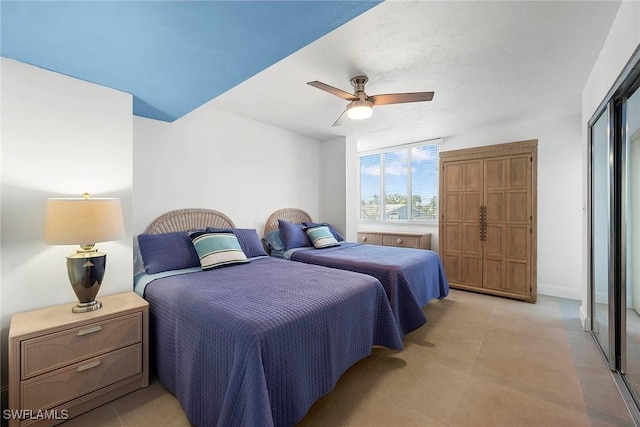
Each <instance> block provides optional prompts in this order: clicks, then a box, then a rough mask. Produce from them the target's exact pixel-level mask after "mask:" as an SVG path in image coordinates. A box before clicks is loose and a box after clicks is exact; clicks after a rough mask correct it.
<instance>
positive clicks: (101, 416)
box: [60, 404, 122, 427]
mask: <svg viewBox="0 0 640 427" xmlns="http://www.w3.org/2000/svg"><path fill="white" fill-rule="evenodd" d="M60 425H61V426H64V427H85V426H89V425H90V426H91V427H122V423H121V422H120V419H119V418H118V413H117V412H116V410H115V408H114V407H113V405H111V404H106V405H102V406H98V407H97V408H96V409H94V410H92V411H89V412H85V413H84V414H82V415H80V416H78V417H76V418H72V419H70V420H69V421H66V422H64V423H62V424H60Z"/></svg>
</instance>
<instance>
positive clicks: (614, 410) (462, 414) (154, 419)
mask: <svg viewBox="0 0 640 427" xmlns="http://www.w3.org/2000/svg"><path fill="white" fill-rule="evenodd" d="M578 308H579V303H578V302H577V301H571V300H563V299H559V298H553V297H546V296H540V297H539V300H538V303H537V304H528V303H523V302H519V301H513V300H509V299H504V298H497V297H492V296H487V295H480V294H474V293H470V292H464V291H458V290H452V291H451V294H450V295H449V296H448V297H447V298H446V299H444V300H441V301H432V302H430V303H429V304H428V305H427V306H426V307H425V309H424V310H425V312H426V315H427V318H428V319H429V322H428V323H427V324H426V325H425V326H423V327H422V328H420V329H418V330H417V331H414V332H412V333H411V334H409V335H408V336H407V337H406V338H405V341H404V344H405V348H404V350H402V351H391V350H388V349H384V348H375V349H374V351H373V354H372V355H371V356H370V357H368V358H366V359H363V360H361V361H360V362H358V363H357V364H355V365H354V366H353V367H351V369H349V370H348V371H347V372H346V373H345V374H344V375H343V376H342V378H341V379H340V381H339V382H338V384H337V385H336V387H335V389H334V390H333V391H332V392H331V393H329V394H327V395H325V396H323V397H322V398H320V399H319V400H318V401H317V402H316V403H315V404H314V405H313V406H312V407H311V409H310V410H309V412H308V414H307V416H306V417H305V418H304V419H303V420H302V421H301V422H300V423H299V426H589V425H592V426H603V427H604V426H633V422H632V419H631V417H630V416H629V413H628V411H627V409H626V407H625V405H624V403H623V401H622V398H621V397H620V394H619V393H618V390H617V388H616V385H615V383H614V382H613V379H612V378H611V375H610V373H609V371H608V369H607V368H606V367H605V364H604V361H603V359H602V356H601V355H600V353H599V350H598V349H597V347H596V344H595V342H594V341H593V339H592V338H591V335H589V334H588V333H585V332H583V331H582V330H581V326H580V321H579V318H578ZM88 425H90V426H92V427H102V426H125V427H131V426H172V427H177V426H189V423H188V421H187V419H186V418H185V416H184V413H183V412H182V409H181V407H180V404H179V403H178V401H177V400H176V399H175V398H174V397H173V396H172V395H171V394H170V393H168V392H167V391H165V390H164V388H163V387H162V385H161V384H160V383H159V382H158V381H157V380H155V379H154V380H152V381H151V385H150V386H149V387H148V388H146V389H144V390H138V391H136V392H134V393H131V394H129V395H127V396H124V397H122V398H120V399H118V400H116V401H114V402H112V403H110V404H106V405H104V406H101V407H99V408H97V409H95V410H93V411H91V412H88V413H86V414H84V415H82V416H80V417H78V418H75V419H73V420H70V421H68V422H66V423H64V424H63V426H65V427H73V426H88Z"/></svg>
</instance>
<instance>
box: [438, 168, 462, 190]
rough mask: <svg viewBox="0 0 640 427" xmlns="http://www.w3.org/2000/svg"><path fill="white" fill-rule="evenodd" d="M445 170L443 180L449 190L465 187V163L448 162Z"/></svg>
mask: <svg viewBox="0 0 640 427" xmlns="http://www.w3.org/2000/svg"><path fill="white" fill-rule="evenodd" d="M442 171H443V181H444V185H445V187H446V188H447V190H448V191H454V190H462V189H463V188H464V185H463V175H464V165H463V164H461V163H451V164H448V165H447V166H446V167H445V168H443V169H442Z"/></svg>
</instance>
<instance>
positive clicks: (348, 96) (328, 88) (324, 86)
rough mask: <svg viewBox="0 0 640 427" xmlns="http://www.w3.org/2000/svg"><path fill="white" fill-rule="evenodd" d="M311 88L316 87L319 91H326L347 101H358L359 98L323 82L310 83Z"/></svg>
mask: <svg viewBox="0 0 640 427" xmlns="http://www.w3.org/2000/svg"><path fill="white" fill-rule="evenodd" d="M307 84H308V85H309V86H313V87H316V88H318V89H321V90H324V91H325V92H329V93H330V94H332V95H335V96H339V97H340V98H342V99H346V100H347V101H357V100H358V97H357V96H355V95H354V94H352V93H349V92H345V91H344V90H341V89H338V88H335V87H333V86H329V85H328V84H325V83H322V82H317V81H314V82H308V83H307Z"/></svg>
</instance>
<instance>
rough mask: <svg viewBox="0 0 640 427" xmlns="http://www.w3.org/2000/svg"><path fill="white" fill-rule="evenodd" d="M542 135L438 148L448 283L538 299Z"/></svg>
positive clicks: (442, 239)
mask: <svg viewBox="0 0 640 427" xmlns="http://www.w3.org/2000/svg"><path fill="white" fill-rule="evenodd" d="M537 145H538V142H537V140H532V141H523V142H515V143H510V144H499V145H492V146H486V147H479V148H472V149H465V150H454V151H445V152H441V153H440V201H441V202H440V236H439V246H440V257H441V258H442V261H443V264H444V269H445V272H446V274H447V279H448V280H449V284H450V286H451V287H453V288H460V289H466V290H472V291H477V292H483V293H488V294H494V295H500V296H505V297H511V298H517V299H521V300H524V301H529V302H535V301H536V294H537V289H536V288H537V286H536V170H537Z"/></svg>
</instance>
